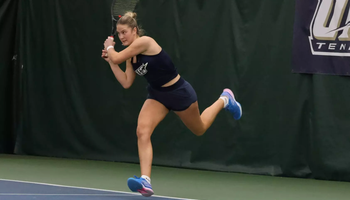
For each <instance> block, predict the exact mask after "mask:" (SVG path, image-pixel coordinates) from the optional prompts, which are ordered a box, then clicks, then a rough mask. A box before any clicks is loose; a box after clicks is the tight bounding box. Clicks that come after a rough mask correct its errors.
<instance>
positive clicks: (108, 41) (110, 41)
mask: <svg viewBox="0 0 350 200" xmlns="http://www.w3.org/2000/svg"><path fill="white" fill-rule="evenodd" d="M114 45H115V42H114V39H113V38H112V37H108V38H107V39H106V40H105V43H104V46H105V49H107V47H109V46H114Z"/></svg>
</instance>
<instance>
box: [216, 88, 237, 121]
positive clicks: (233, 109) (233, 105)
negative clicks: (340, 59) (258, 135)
mask: <svg viewBox="0 0 350 200" xmlns="http://www.w3.org/2000/svg"><path fill="white" fill-rule="evenodd" d="M221 96H225V97H227V98H228V103H227V104H226V105H225V109H226V110H228V111H229V112H230V113H231V114H232V116H233V118H234V119H235V120H239V119H240V118H241V117H242V106H241V104H240V103H238V102H237V101H236V99H235V95H234V94H233V92H232V91H231V90H230V89H228V88H226V89H224V91H223V92H222V94H221Z"/></svg>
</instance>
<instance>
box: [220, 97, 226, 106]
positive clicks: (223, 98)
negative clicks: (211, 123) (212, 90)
mask: <svg viewBox="0 0 350 200" xmlns="http://www.w3.org/2000/svg"><path fill="white" fill-rule="evenodd" d="M220 99H222V100H223V101H224V108H225V107H226V106H227V104H228V97H227V96H221V97H220Z"/></svg>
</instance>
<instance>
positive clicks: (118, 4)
mask: <svg viewBox="0 0 350 200" xmlns="http://www.w3.org/2000/svg"><path fill="white" fill-rule="evenodd" d="M138 1H139V0H113V2H112V6H111V16H112V32H111V35H110V37H112V38H114V37H115V36H116V32H117V22H118V20H119V18H121V17H122V16H123V15H124V14H125V13H126V12H128V11H131V12H133V11H134V10H135V6H136V4H137V2H138Z"/></svg>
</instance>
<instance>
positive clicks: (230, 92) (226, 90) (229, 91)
mask: <svg viewBox="0 0 350 200" xmlns="http://www.w3.org/2000/svg"><path fill="white" fill-rule="evenodd" d="M224 92H228V93H229V94H230V95H231V96H232V97H233V99H234V100H235V102H236V103H237V105H238V107H239V110H240V111H241V115H240V116H239V118H238V119H240V118H241V117H242V115H243V112H242V106H241V104H240V103H238V102H237V101H236V99H235V95H234V94H233V92H232V91H231V90H230V89H228V88H226V89H224ZM238 119H237V120H238Z"/></svg>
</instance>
